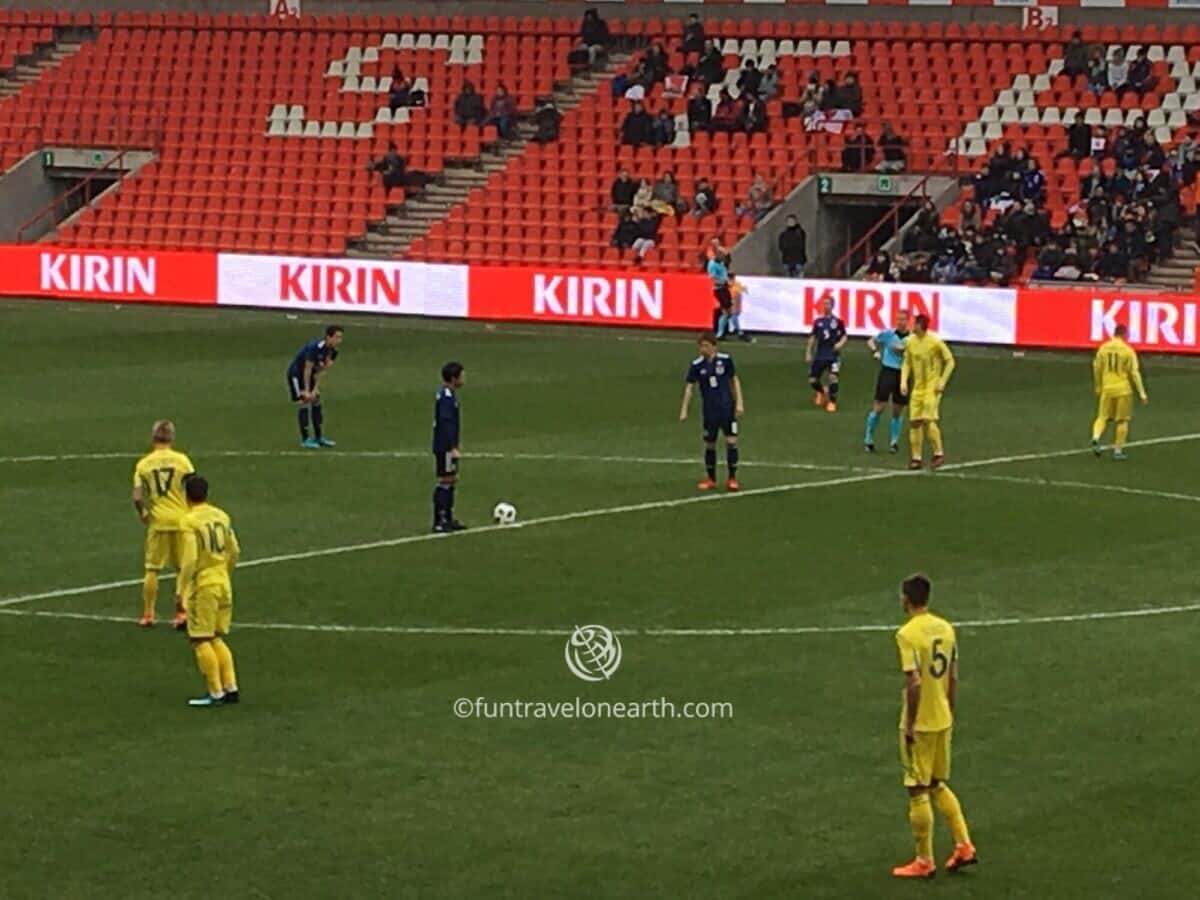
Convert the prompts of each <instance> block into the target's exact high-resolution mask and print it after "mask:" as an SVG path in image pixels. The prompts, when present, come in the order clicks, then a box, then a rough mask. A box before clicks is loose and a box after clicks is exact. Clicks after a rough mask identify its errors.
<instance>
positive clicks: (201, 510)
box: [179, 503, 241, 600]
mask: <svg viewBox="0 0 1200 900" xmlns="http://www.w3.org/2000/svg"><path fill="white" fill-rule="evenodd" d="M182 526H183V559H182V560H181V561H180V565H179V586H180V592H181V593H182V594H183V596H184V598H185V600H186V598H188V597H190V596H191V595H192V592H193V591H194V590H195V589H197V588H202V587H208V586H210V585H221V586H223V587H226V588H230V587H231V580H230V577H229V576H230V573H231V572H232V571H233V567H234V565H236V564H237V561H238V557H239V556H240V555H241V547H240V546H239V545H238V539H237V535H236V534H234V531H233V522H232V521H231V520H230V518H229V514H228V513H226V512H225V510H223V509H221V508H220V507H217V506H213V505H212V504H211V503H200V504H198V505H196V506H193V507H192V508H191V509H189V510H188V513H187V515H185V516H184V517H183V522H182Z"/></svg>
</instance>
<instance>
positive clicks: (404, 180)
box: [368, 141, 426, 194]
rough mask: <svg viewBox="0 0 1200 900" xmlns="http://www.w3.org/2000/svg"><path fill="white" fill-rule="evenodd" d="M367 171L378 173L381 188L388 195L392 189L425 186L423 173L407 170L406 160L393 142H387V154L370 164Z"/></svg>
mask: <svg viewBox="0 0 1200 900" xmlns="http://www.w3.org/2000/svg"><path fill="white" fill-rule="evenodd" d="M368 169H369V170H370V171H372V172H379V173H380V175H381V176H382V177H383V186H384V188H385V189H386V191H387V193H388V194H391V192H392V188H404V187H415V188H421V187H424V186H425V182H426V175H425V173H424V172H417V171H415V170H410V169H409V168H408V160H406V159H405V158H404V157H403V156H401V155H400V151H399V150H398V149H397V148H396V142H395V141H388V148H387V153H385V154H384V155H383V158H382V159H380V160H378V161H376V162H372V163H371V164H370V165H369V166H368Z"/></svg>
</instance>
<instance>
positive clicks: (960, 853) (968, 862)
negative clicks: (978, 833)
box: [946, 844, 979, 872]
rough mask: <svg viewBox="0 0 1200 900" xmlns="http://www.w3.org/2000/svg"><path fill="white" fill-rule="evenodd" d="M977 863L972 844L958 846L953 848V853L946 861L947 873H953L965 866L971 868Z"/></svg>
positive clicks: (977, 859) (977, 858)
mask: <svg viewBox="0 0 1200 900" xmlns="http://www.w3.org/2000/svg"><path fill="white" fill-rule="evenodd" d="M977 862H979V857H978V856H976V855H975V845H974V844H959V845H958V846H957V847H955V848H954V853H952V854H951V856H950V858H949V859H948V860H946V869H947V871H950V872H954V871H956V870H958V869H961V868H963V867H965V866H973V865H975V863H977Z"/></svg>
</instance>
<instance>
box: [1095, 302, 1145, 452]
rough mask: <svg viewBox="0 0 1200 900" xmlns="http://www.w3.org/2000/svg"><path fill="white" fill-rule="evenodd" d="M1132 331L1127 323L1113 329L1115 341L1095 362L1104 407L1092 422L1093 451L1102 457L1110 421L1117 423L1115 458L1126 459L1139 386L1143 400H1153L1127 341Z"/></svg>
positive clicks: (1104, 346)
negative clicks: (1134, 402) (1102, 447)
mask: <svg viewBox="0 0 1200 900" xmlns="http://www.w3.org/2000/svg"><path fill="white" fill-rule="evenodd" d="M1128 333H1129V331H1128V329H1127V328H1126V327H1125V326H1124V325H1118V326H1117V327H1116V328H1115V329H1113V336H1112V339H1111V340H1108V341H1105V342H1104V343H1103V344H1101V345H1100V349H1099V350H1097V351H1096V358H1095V359H1094V360H1093V361H1092V378H1093V380H1094V381H1095V384H1096V396H1097V397H1099V398H1100V408H1099V409H1098V410H1097V411H1096V421H1095V422H1093V423H1092V452H1093V453H1095V454H1096V455H1097V456H1099V455H1100V454H1101V453H1102V452H1103V450H1102V449H1101V447H1100V439H1101V438H1102V437H1104V432H1105V429H1107V428H1108V423H1109V422H1110V421H1112V422H1115V423H1116V426H1117V427H1116V434H1115V435H1114V437H1113V459H1125V441H1126V440H1128V439H1129V420H1130V419H1131V418H1132V417H1133V392H1134V390H1135V389H1136V390H1137V393H1138V397H1140V398H1141V400H1142V403H1143V404H1146V403H1149V402H1150V398H1149V397H1148V396H1146V387H1145V385H1143V384H1142V372H1141V369H1139V368H1138V355H1137V351H1136V350H1134V349H1133V348H1132V347H1130V346H1129V344H1128V343H1126V341H1125V335H1127V334H1128Z"/></svg>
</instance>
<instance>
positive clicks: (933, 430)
mask: <svg viewBox="0 0 1200 900" xmlns="http://www.w3.org/2000/svg"><path fill="white" fill-rule="evenodd" d="M925 428H926V430H927V431H928V432H929V445H930V446H931V447H933V455H934V456H941V455H942V454H943V452H944V450H945V448H943V447H942V429H941V428H940V427H938V423H937V422H926V423H925Z"/></svg>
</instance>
